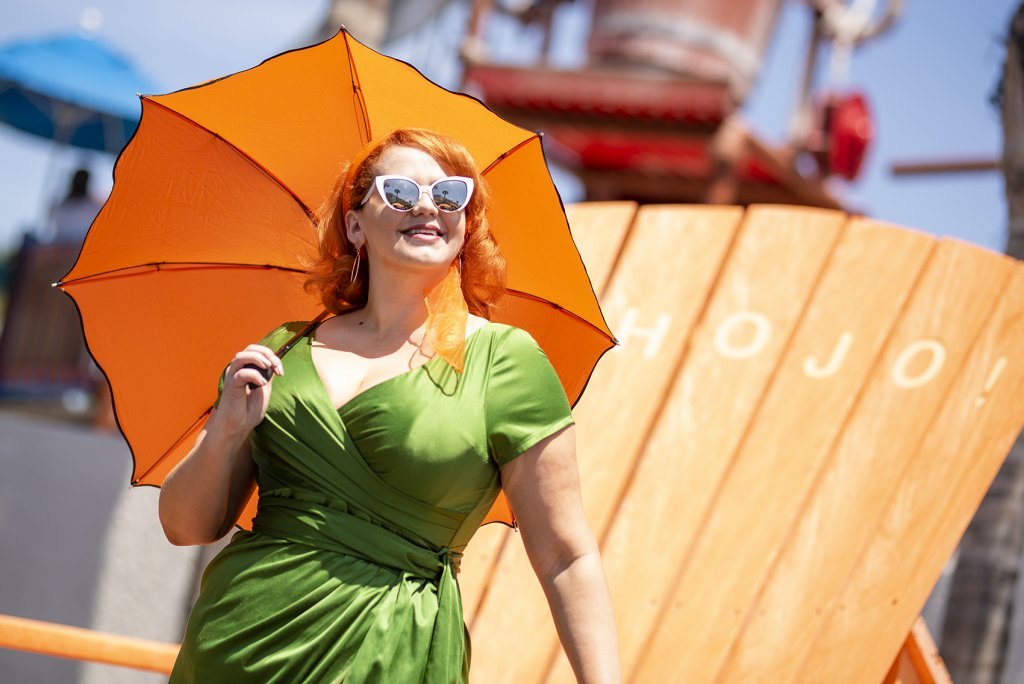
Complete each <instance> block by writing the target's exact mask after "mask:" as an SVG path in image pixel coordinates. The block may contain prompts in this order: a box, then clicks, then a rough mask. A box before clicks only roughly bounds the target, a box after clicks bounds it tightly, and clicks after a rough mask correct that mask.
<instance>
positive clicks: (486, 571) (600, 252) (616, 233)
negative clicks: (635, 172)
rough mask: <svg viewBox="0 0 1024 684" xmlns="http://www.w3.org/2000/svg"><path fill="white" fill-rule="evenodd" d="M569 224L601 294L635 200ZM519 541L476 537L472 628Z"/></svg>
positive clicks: (464, 575) (468, 597)
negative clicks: (505, 554)
mask: <svg viewBox="0 0 1024 684" xmlns="http://www.w3.org/2000/svg"><path fill="white" fill-rule="evenodd" d="M566 215H567V216H568V218H569V227H570V229H571V230H572V233H573V239H574V240H575V242H576V247H577V249H579V251H580V256H581V257H582V259H583V263H584V264H585V265H586V267H587V274H588V275H589V276H590V282H591V284H593V286H594V291H595V292H597V293H598V294H600V293H601V292H602V291H603V290H604V288H605V286H606V285H607V283H608V279H609V277H610V276H611V272H612V268H613V267H614V265H615V262H616V260H617V259H618V257H619V253H620V251H621V250H622V246H623V243H624V242H625V240H626V236H627V235H628V234H629V228H630V226H631V225H632V223H633V218H634V216H635V215H636V203H634V202H586V203H581V204H570V205H569V206H567V207H566ZM510 538H511V539H512V541H514V542H516V543H518V540H517V539H516V538H515V536H514V535H513V534H512V531H511V530H509V529H508V528H507V527H505V526H504V525H485V526H484V527H483V528H482V529H480V530H479V531H478V532H477V533H476V534H475V535H474V536H473V539H472V541H471V542H470V545H469V546H468V547H467V548H466V553H465V555H464V557H463V559H462V571H461V572H460V573H459V589H460V591H461V594H462V606H463V613H464V617H465V621H466V624H467V625H470V626H471V627H472V625H473V623H474V621H475V619H476V612H477V608H478V607H479V605H480V602H481V601H482V600H483V597H484V595H485V594H486V592H487V590H488V587H489V584H490V581H491V578H492V576H493V573H494V566H495V563H496V562H497V559H498V557H499V555H500V553H501V548H502V546H503V545H504V544H506V543H508V541H509V539H510Z"/></svg>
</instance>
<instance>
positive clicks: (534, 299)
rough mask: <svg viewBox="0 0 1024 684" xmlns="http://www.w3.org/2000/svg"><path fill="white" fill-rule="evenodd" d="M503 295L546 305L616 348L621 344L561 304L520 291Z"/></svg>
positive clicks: (506, 291) (507, 292) (507, 290)
mask: <svg viewBox="0 0 1024 684" xmlns="http://www.w3.org/2000/svg"><path fill="white" fill-rule="evenodd" d="M505 293H506V294H509V295H512V296H514V297H518V298H519V299H527V300H529V301H532V302H537V303H538V304H546V305H547V306H550V307H551V308H552V309H554V310H555V311H558V312H561V313H564V314H565V315H566V316H569V317H571V318H574V319H576V320H577V321H579V322H580V323H583V324H584V325H586V326H589V327H591V328H593V329H594V330H596V331H597V332H599V333H600V334H601V335H602V336H604V337H607V338H608V340H609V341H610V342H611V343H612V344H614V345H616V346H618V345H619V344H621V342H619V340H617V339H616V338H615V336H613V335H609V334H608V333H606V332H605V331H603V330H601V328H599V327H597V326H596V325H594V324H593V323H591V322H590V321H588V320H587V319H586V318H583V317H582V316H580V315H579V314H577V313H574V312H573V311H571V310H570V309H566V308H565V307H564V306H562V305H561V304H559V303H557V302H552V301H551V300H549V299H544V298H543V297H538V296H536V295H532V294H530V293H528V292H523V291H522V290H513V289H511V288H508V289H506V290H505Z"/></svg>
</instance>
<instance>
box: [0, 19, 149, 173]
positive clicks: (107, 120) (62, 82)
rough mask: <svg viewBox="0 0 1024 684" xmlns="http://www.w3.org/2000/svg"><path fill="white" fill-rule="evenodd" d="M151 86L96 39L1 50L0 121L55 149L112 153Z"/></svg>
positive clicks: (36, 42)
mask: <svg viewBox="0 0 1024 684" xmlns="http://www.w3.org/2000/svg"><path fill="white" fill-rule="evenodd" d="M155 90H156V89H155V88H154V87H153V85H152V84H151V83H150V82H149V81H148V80H147V79H146V78H145V77H144V76H142V75H141V74H140V73H139V72H138V71H137V70H136V69H135V68H134V67H133V66H132V65H131V64H130V63H129V62H128V61H127V60H126V59H125V58H123V57H122V56H120V55H119V54H117V53H116V52H114V51H113V50H112V49H110V48H109V47H107V46H106V45H105V44H104V43H103V42H102V41H101V40H100V39H99V38H87V37H83V36H80V35H77V34H75V35H62V36H54V37H49V38H41V39H33V40H20V41H14V42H10V43H6V44H4V45H0V121H2V122H4V123H7V124H9V125H11V126H14V127H15V128H18V129H21V130H23V131H27V132H29V133H33V134H35V135H38V136H42V137H44V138H48V139H50V140H54V141H56V142H58V143H60V144H66V145H71V146H73V147H79V148H84V149H90V150H99V151H103V152H110V153H116V152H118V151H119V150H120V149H121V148H122V147H124V145H125V143H127V142H128V139H129V138H131V135H132V133H133V132H134V131H135V127H136V126H137V125H138V122H139V115H140V112H141V106H140V104H139V99H138V98H137V97H136V94H137V93H144V92H154V91H155Z"/></svg>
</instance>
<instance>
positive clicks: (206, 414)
mask: <svg viewBox="0 0 1024 684" xmlns="http://www.w3.org/2000/svg"><path fill="white" fill-rule="evenodd" d="M212 411H213V407H212V406H211V407H210V408H208V409H206V410H205V411H203V413H202V414H201V415H200V416H199V417H198V418H196V419H195V420H194V421H192V424H191V425H189V426H188V428H187V429H186V430H185V431H184V432H182V433H181V435H180V436H179V437H178V439H176V440H174V444H172V445H171V446H170V447H168V449H167V450H166V451H165V452H164V453H162V454H161V455H160V458H158V459H156V460H155V461H153V463H152V464H150V466H149V467H148V468H146V470H144V471H143V472H142V473H140V474H139V475H138V477H135V478H133V479H132V486H133V487H135V486H138V484H139V482H140V481H141V480H142V479H143V478H145V477H146V476H147V475H149V474H150V473H151V472H153V470H154V469H155V468H156V467H157V466H158V465H160V463H162V462H163V460H164V459H165V458H167V455H168V454H170V453H171V452H172V451H174V450H175V449H177V448H178V445H179V444H181V443H182V442H183V441H185V438H186V437H188V436H189V435H190V434H191V433H192V431H193V430H194V429H195V428H196V426H198V425H199V424H200V423H202V422H203V421H205V420H206V419H207V418H209V416H210V413H211V412H212Z"/></svg>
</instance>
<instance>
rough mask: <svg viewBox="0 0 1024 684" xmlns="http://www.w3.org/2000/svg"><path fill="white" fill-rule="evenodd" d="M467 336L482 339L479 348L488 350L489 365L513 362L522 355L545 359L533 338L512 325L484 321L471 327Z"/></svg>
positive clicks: (541, 349)
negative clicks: (507, 361)
mask: <svg viewBox="0 0 1024 684" xmlns="http://www.w3.org/2000/svg"><path fill="white" fill-rule="evenodd" d="M468 334H469V335H470V336H472V337H473V338H478V337H479V338H484V339H481V340H480V342H481V343H482V344H481V345H480V346H486V347H488V348H489V354H488V356H489V357H490V361H491V363H493V362H495V361H499V360H509V361H514V360H515V359H517V358H521V357H522V356H523V355H526V356H541V357H544V358H545V359H546V358H547V355H546V354H545V353H544V350H543V348H542V347H541V346H540V345H539V344H538V343H537V341H536V340H535V339H534V338H533V336H532V335H531V334H530V333H529V332H528V331H526V330H524V329H523V328H518V327H516V326H514V325H509V324H507V323H497V322H495V321H488V320H484V322H483V324H481V325H480V326H479V327H477V328H476V329H475V330H474V329H473V328H472V327H471V328H470V332H469V333H468Z"/></svg>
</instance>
